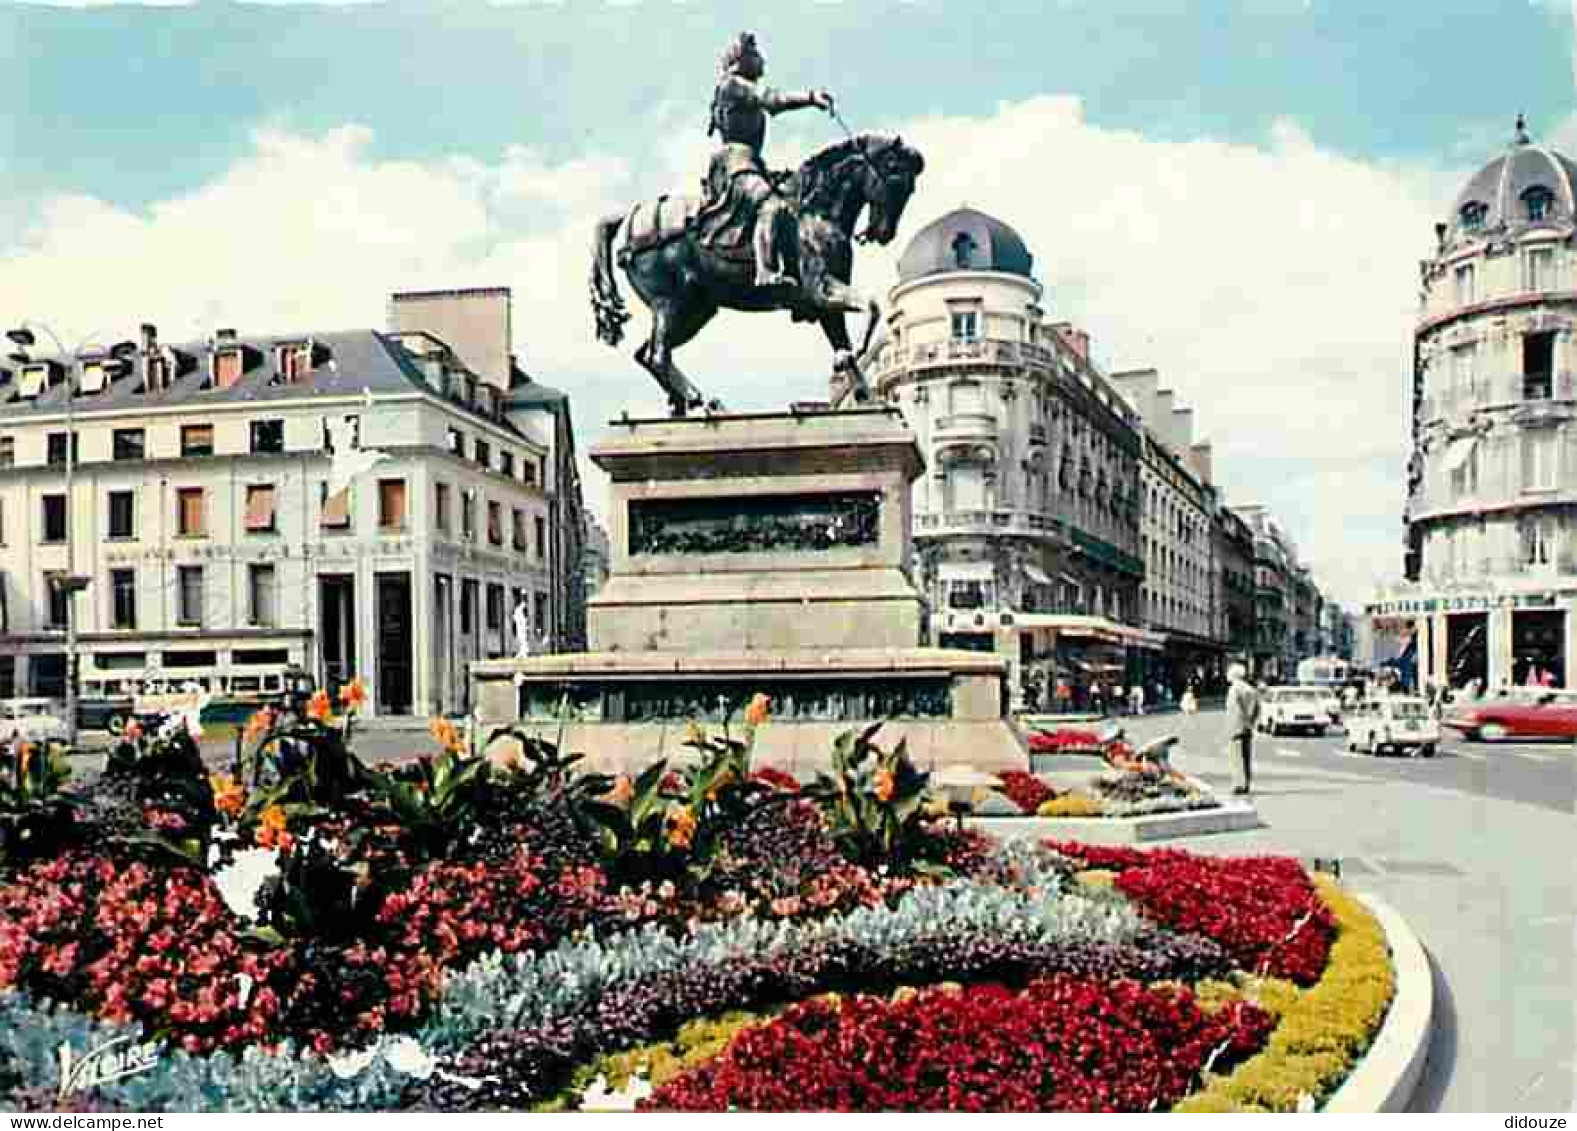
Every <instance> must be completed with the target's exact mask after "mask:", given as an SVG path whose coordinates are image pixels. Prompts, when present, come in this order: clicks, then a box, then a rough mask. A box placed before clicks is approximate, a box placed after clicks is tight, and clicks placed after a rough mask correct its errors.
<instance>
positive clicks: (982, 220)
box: [898, 208, 1035, 283]
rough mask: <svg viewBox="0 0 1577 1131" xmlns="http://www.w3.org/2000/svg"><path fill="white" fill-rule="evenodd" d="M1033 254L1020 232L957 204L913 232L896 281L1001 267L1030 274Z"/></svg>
mask: <svg viewBox="0 0 1577 1131" xmlns="http://www.w3.org/2000/svg"><path fill="white" fill-rule="evenodd" d="M1034 263H1035V257H1034V256H1033V255H1031V254H1030V253H1029V248H1027V247H1025V246H1024V241H1023V240H1022V239H1020V238H1019V234H1018V233H1017V232H1015V231H1014V230H1013V229H1012V228H1010V227H1008V226H1007V225H1006V224H1004V223H1003V222H1002V221H1001V220H998V219H997V218H996V217H994V216H987V215H986V214H985V213H984V212H976V211H975V210H974V209H973V208H959V209H955V210H954V211H952V212H949V213H948V214H947V215H946V216H943V217H942V218H941V219H939V220H932V221H931V222H930V223H929V224H927V225H926V226H925V227H923V228H921V229H920V231H919V232H918V233H916V235H915V237H914V239H912V240H910V241H909V246H908V247H907V248H905V249H904V253H903V256H902V258H900V259H899V260H898V281H899V282H900V283H907V282H910V281H911V280H913V279H920V278H924V277H925V276H927V275H940V274H942V273H944V272H947V271H1002V272H1005V273H1007V274H1009V275H1022V276H1024V278H1026V279H1030V278H1033V277H1034V276H1033V275H1032V274H1031V273H1030V272H1031V268H1032V267H1033V266H1034Z"/></svg>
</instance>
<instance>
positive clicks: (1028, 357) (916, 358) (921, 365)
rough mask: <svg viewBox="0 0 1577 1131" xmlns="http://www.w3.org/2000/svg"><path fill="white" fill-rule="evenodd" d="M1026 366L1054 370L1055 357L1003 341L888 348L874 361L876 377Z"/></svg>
mask: <svg viewBox="0 0 1577 1131" xmlns="http://www.w3.org/2000/svg"><path fill="white" fill-rule="evenodd" d="M971 363H973V364H980V365H1028V366H1034V367H1037V368H1042V369H1055V368H1056V365H1057V357H1056V354H1054V353H1053V352H1052V351H1051V350H1049V349H1047V348H1046V347H1045V346H1042V345H1038V344H1036V343H1034V342H1013V341H1008V340H1006V339H1002V338H974V339H970V340H966V341H946V342H927V343H925V344H923V345H917V346H887V347H885V348H884V349H883V350H882V351H881V352H880V353H879V354H878V355H877V357H876V366H875V372H876V374H877V375H878V376H880V375H882V374H884V373H887V372H889V371H891V370H894V369H925V368H929V367H933V366H939V365H960V364H963V365H968V364H971Z"/></svg>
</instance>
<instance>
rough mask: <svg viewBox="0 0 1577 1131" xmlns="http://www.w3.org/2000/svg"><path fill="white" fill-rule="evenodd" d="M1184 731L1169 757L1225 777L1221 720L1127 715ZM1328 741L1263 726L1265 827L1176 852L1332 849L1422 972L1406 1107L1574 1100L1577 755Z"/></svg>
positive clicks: (1226, 785) (1140, 728)
mask: <svg viewBox="0 0 1577 1131" xmlns="http://www.w3.org/2000/svg"><path fill="white" fill-rule="evenodd" d="M1124 723H1125V725H1127V726H1128V730H1129V733H1130V735H1131V736H1132V737H1134V738H1135V739H1138V740H1140V741H1147V740H1149V739H1152V738H1156V737H1159V736H1161V735H1164V734H1177V735H1178V736H1179V738H1180V741H1179V743H1178V746H1177V748H1176V750H1175V751H1174V753H1173V757H1172V762H1173V764H1174V765H1175V766H1178V767H1179V768H1181V769H1183V770H1185V771H1187V772H1189V773H1192V774H1195V775H1197V776H1198V777H1200V778H1202V779H1203V780H1205V781H1206V782H1208V783H1209V784H1210V785H1211V786H1213V787H1214V788H1216V789H1217V790H1222V791H1225V790H1230V788H1231V785H1232V774H1231V768H1230V764H1229V762H1228V760H1227V754H1226V749H1225V744H1226V734H1225V717H1224V715H1223V713H1222V712H1220V711H1207V712H1204V713H1201V714H1199V715H1195V716H1192V717H1187V716H1183V715H1177V714H1169V715H1156V716H1148V717H1144V718H1139V719H1125V720H1124ZM1344 741H1345V740H1344V738H1343V737H1342V736H1341V735H1340V734H1333V735H1329V736H1327V737H1325V738H1302V737H1297V738H1294V737H1282V738H1270V737H1268V736H1263V735H1261V736H1258V737H1257V739H1256V742H1255V761H1254V801H1255V804H1256V805H1257V806H1258V808H1259V811H1260V814H1261V816H1262V818H1263V819H1264V821H1265V827H1264V828H1262V829H1259V830H1256V831H1252V832H1244V833H1225V834H1220V835H1216V836H1205V837H1198V838H1194V839H1190V840H1184V841H1178V842H1175V843H1176V845H1177V847H1180V848H1186V849H1188V850H1189V851H1194V852H1203V853H1220V854H1242V853H1248V852H1278V853H1289V854H1294V855H1297V856H1299V857H1302V858H1304V859H1312V858H1313V857H1323V858H1336V859H1339V860H1340V861H1341V863H1342V878H1343V880H1344V881H1345V882H1347V883H1349V884H1350V885H1352V886H1353V887H1354V888H1356V889H1357V890H1359V891H1371V892H1373V893H1375V894H1376V895H1377V896H1379V897H1380V898H1381V899H1383V900H1385V901H1386V902H1387V903H1389V904H1390V905H1391V906H1392V907H1394V908H1396V909H1397V910H1398V911H1399V912H1401V913H1402V914H1403V915H1404V916H1406V918H1407V920H1408V922H1409V923H1410V924H1411V925H1412V927H1413V929H1414V930H1415V931H1417V932H1418V935H1419V937H1420V938H1421V939H1422V941H1423V943H1424V946H1425V947H1426V949H1427V950H1428V951H1429V954H1430V958H1431V960H1432V962H1433V964H1434V967H1435V974H1436V979H1435V983H1436V984H1435V992H1436V1005H1435V1008H1436V1035H1435V1039H1434V1042H1433V1044H1432V1045H1431V1048H1430V1062H1429V1066H1428V1068H1427V1070H1426V1073H1425V1077H1424V1080H1423V1082H1422V1084H1421V1085H1420V1088H1419V1092H1418V1094H1417V1096H1416V1097H1415V1100H1414V1105H1413V1110H1416V1111H1510V1110H1542V1111H1564V1110H1569V1109H1570V1106H1571V1104H1572V1102H1573V1094H1574V1092H1573V1089H1574V1073H1577V1066H1574V1063H1573V1059H1572V1049H1573V1047H1574V1044H1573V1037H1574V1018H1573V1011H1572V1000H1573V987H1574V985H1577V970H1574V965H1577V962H1574V947H1573V941H1574V938H1577V874H1574V870H1573V858H1572V844H1573V843H1574V842H1577V817H1574V799H1577V750H1574V749H1573V748H1572V747H1571V746H1566V745H1560V746H1553V745H1550V746H1542V745H1541V746H1535V745H1523V744H1517V745H1468V744H1463V743H1461V742H1459V741H1456V740H1449V741H1447V742H1446V743H1445V744H1444V746H1443V747H1442V749H1441V752H1440V755H1439V756H1438V757H1436V758H1434V759H1430V760H1425V759H1417V760H1414V759H1401V758H1385V759H1376V758H1370V757H1368V756H1366V755H1353V754H1348V753H1346V752H1345V750H1344V748H1343V743H1344Z"/></svg>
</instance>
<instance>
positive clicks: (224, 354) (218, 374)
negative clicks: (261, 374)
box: [214, 346, 245, 389]
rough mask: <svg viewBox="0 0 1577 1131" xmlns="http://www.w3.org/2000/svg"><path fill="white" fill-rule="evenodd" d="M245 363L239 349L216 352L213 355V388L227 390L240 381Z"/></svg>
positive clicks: (238, 347) (237, 347)
mask: <svg viewBox="0 0 1577 1131" xmlns="http://www.w3.org/2000/svg"><path fill="white" fill-rule="evenodd" d="M244 371H245V363H244V361H243V359H242V357H241V347H240V346H235V347H233V348H229V349H221V350H217V351H215V353H214V388H216V389H228V388H230V386H232V385H234V384H235V383H236V382H237V381H239V380H240V379H241V374H242V373H243V372H244Z"/></svg>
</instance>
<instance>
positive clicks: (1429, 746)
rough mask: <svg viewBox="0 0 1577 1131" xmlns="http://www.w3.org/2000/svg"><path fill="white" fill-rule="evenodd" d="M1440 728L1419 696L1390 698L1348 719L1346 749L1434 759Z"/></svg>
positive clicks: (1364, 707) (1368, 705)
mask: <svg viewBox="0 0 1577 1131" xmlns="http://www.w3.org/2000/svg"><path fill="white" fill-rule="evenodd" d="M1439 748H1440V724H1439V723H1438V722H1436V721H1435V719H1434V717H1433V716H1432V715H1431V714H1430V713H1429V704H1428V703H1426V702H1424V701H1423V700H1422V699H1420V698H1419V697H1418V696H1416V695H1389V696H1386V697H1384V698H1381V699H1375V700H1372V701H1370V702H1368V703H1364V704H1361V705H1360V706H1358V707H1357V708H1355V709H1354V710H1353V711H1352V712H1350V713H1349V714H1348V716H1347V749H1348V750H1361V751H1363V752H1364V753H1367V754H1376V755H1378V754H1384V753H1387V752H1391V753H1397V754H1410V755H1412V756H1413V757H1415V758H1416V757H1419V756H1423V757H1425V758H1433V757H1434V756H1435V751H1437V750H1438V749H1439Z"/></svg>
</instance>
